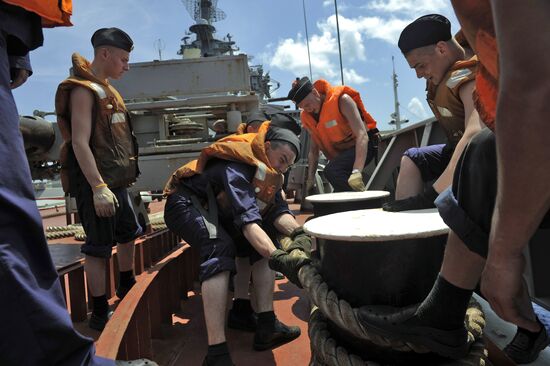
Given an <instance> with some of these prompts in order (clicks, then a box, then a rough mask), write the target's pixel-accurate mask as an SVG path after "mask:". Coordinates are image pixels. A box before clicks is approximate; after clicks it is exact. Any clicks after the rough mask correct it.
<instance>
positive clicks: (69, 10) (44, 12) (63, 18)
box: [3, 0, 73, 28]
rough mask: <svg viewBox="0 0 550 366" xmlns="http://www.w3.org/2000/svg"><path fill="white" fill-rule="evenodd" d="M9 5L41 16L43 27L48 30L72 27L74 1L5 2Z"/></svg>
mask: <svg viewBox="0 0 550 366" xmlns="http://www.w3.org/2000/svg"><path fill="white" fill-rule="evenodd" d="M3 1H4V2H5V3H7V4H11V5H15V6H19V7H21V8H23V9H25V10H27V11H30V12H33V13H35V14H38V15H40V17H41V18H42V26H43V27H46V28H52V27H60V26H71V25H73V24H72V23H71V15H72V14H73V3H72V0H3Z"/></svg>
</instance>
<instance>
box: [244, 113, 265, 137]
mask: <svg viewBox="0 0 550 366" xmlns="http://www.w3.org/2000/svg"><path fill="white" fill-rule="evenodd" d="M267 120H269V116H268V115H267V113H265V112H263V111H260V110H256V111H253V112H250V114H249V115H248V117H247V118H246V133H257V132H258V130H259V129H260V126H261V125H262V123H264V122H265V121H267Z"/></svg>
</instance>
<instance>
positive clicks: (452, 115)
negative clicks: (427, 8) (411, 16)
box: [383, 14, 482, 211]
mask: <svg viewBox="0 0 550 366" xmlns="http://www.w3.org/2000/svg"><path fill="white" fill-rule="evenodd" d="M398 45H399V48H400V49H401V52H402V53H403V55H404V56H405V58H406V59H407V62H408V63H409V65H410V67H411V68H412V69H414V70H415V72H416V75H417V77H418V78H424V79H426V83H427V87H426V90H427V99H428V104H429V105H430V108H431V109H432V112H433V113H434V115H435V116H436V118H437V120H438V121H439V125H440V126H441V127H442V128H443V131H444V132H445V134H446V136H447V143H446V144H439V145H430V146H423V147H418V148H417V147H414V148H410V149H409V150H407V151H406V152H405V154H404V155H403V157H402V159H401V165H400V170H399V176H398V177H397V187H396V189H395V199H396V201H394V202H388V203H386V204H384V205H383V209H384V210H386V211H405V210H415V209H423V208H430V207H435V204H434V200H435V199H436V198H437V196H438V194H439V193H441V192H442V191H443V190H445V189H446V188H447V187H449V186H450V184H451V181H452V177H453V173H454V170H455V167H456V164H457V162H458V159H459V157H460V154H461V153H462V151H463V150H464V147H465V146H466V144H467V143H468V142H469V141H470V139H471V138H472V137H473V136H474V135H475V134H476V133H477V132H478V131H480V130H481V128H482V123H481V121H480V119H479V115H478V113H477V111H476V110H475V108H474V101H473V98H472V92H473V90H474V84H475V82H474V80H475V73H476V68H477V58H476V57H475V56H474V57H472V58H471V59H466V56H465V51H464V49H463V48H462V47H461V46H460V45H459V44H458V42H457V41H456V40H455V39H454V38H452V36H451V23H450V22H449V20H448V19H447V18H445V17H444V16H442V15H438V14H430V15H425V16H422V17H420V18H418V19H416V20H415V21H414V22H412V23H411V24H409V25H408V26H407V27H405V29H403V31H402V32H401V36H400V37H399V42H398ZM425 185H427V187H426V188H425V187H424V186H425Z"/></svg>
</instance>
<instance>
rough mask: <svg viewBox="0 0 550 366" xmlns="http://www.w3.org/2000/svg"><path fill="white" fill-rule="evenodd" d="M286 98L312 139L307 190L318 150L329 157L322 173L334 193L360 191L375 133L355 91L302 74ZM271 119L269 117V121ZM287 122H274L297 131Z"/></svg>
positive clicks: (312, 179) (316, 163) (372, 154)
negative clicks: (296, 108) (294, 105)
mask: <svg viewBox="0 0 550 366" xmlns="http://www.w3.org/2000/svg"><path fill="white" fill-rule="evenodd" d="M288 99H290V100H292V101H293V102H294V103H296V106H297V107H298V108H300V109H301V110H302V112H301V114H300V120H301V123H302V127H303V128H305V129H306V130H307V131H308V132H309V134H310V136H311V139H312V141H311V144H310V145H309V151H308V160H309V161H308V177H307V181H306V191H307V193H310V192H309V191H310V190H311V188H312V187H313V184H314V181H315V174H316V171H317V165H318V160H319V154H320V152H321V151H322V152H323V154H324V155H325V157H327V158H328V159H329V160H330V162H329V163H328V164H327V165H326V166H325V169H324V173H325V176H326V177H327V179H328V181H329V182H330V184H331V185H332V187H333V188H334V191H335V192H343V191H351V190H353V191H362V190H364V189H365V183H364V178H363V175H362V170H363V168H364V167H365V166H366V165H367V164H368V163H369V162H370V161H371V160H372V159H373V158H374V156H375V155H376V153H377V152H376V146H377V145H378V141H377V140H378V138H379V133H378V129H377V128H376V121H375V120H374V119H373V118H372V117H371V116H370V114H369V113H368V112H367V110H366V109H365V105H364V104H363V101H362V100H361V96H360V95H359V93H358V92H357V90H355V89H353V88H351V87H349V86H345V85H342V86H332V85H330V83H329V82H328V81H326V80H323V79H319V80H316V81H315V83H312V82H311V81H310V80H309V78H307V77H302V78H296V80H295V81H294V82H293V83H292V88H291V89H290V91H289V92H288ZM274 122H275V121H274V120H273V119H272V121H271V123H272V124H273V123H274ZM291 122H292V121H283V118H282V116H281V117H280V118H278V121H277V123H280V124H282V125H285V126H289V127H287V128H290V129H291V130H293V131H295V132H296V133H299V130H298V129H297V128H295V127H298V126H297V125H296V126H295V125H294V124H293V123H291ZM311 193H313V192H311Z"/></svg>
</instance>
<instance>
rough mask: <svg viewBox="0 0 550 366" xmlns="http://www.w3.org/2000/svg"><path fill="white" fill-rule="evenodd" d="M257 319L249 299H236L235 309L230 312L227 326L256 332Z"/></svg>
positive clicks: (234, 302) (234, 301)
mask: <svg viewBox="0 0 550 366" xmlns="http://www.w3.org/2000/svg"><path fill="white" fill-rule="evenodd" d="M256 318H257V316H256V313H255V312H254V310H253V309H252V305H250V300H249V299H235V300H233V307H232V308H231V310H229V315H228V317H227V326H228V327H229V328H231V329H239V330H244V331H248V332H254V331H255V330H256V326H257V319H256Z"/></svg>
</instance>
